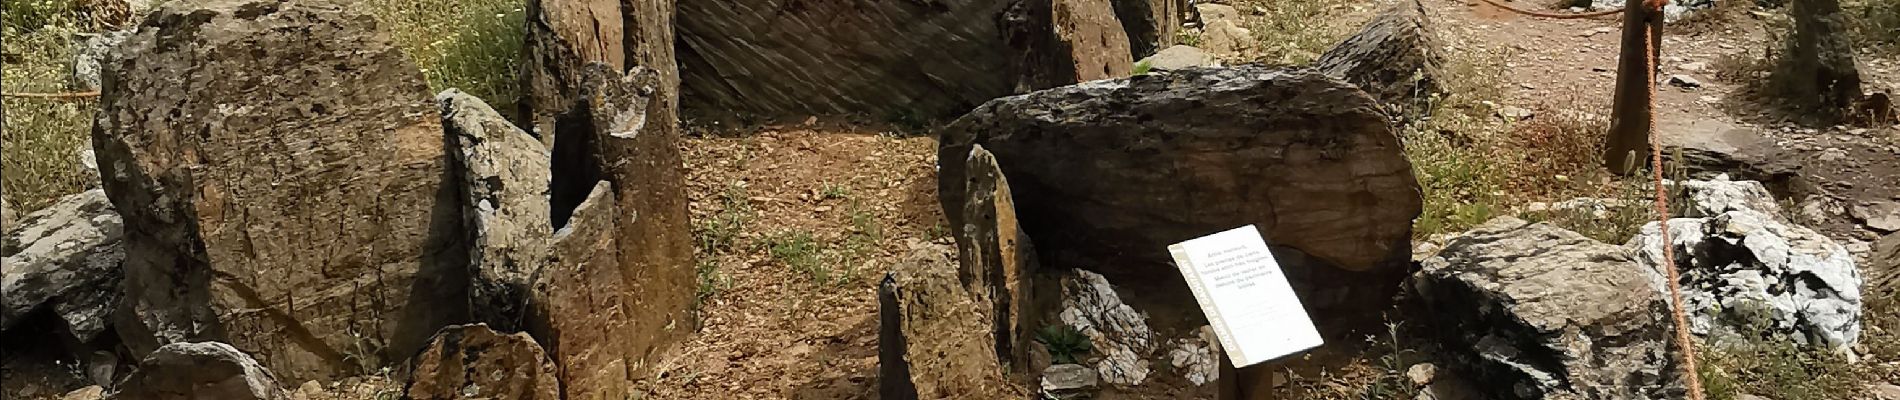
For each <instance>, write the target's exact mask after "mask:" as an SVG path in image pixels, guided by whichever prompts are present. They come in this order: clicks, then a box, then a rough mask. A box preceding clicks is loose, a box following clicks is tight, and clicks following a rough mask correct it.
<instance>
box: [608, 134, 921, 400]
mask: <svg viewBox="0 0 1900 400" xmlns="http://www.w3.org/2000/svg"><path fill="white" fill-rule="evenodd" d="M683 147H684V154H685V160H686V164H687V169H688V171H689V174H688V179H689V181H690V182H689V183H688V185H689V190H690V193H689V197H690V198H691V201H692V212H693V218H694V220H695V221H697V222H696V229H697V230H698V231H699V232H698V233H699V236H700V237H702V238H703V239H705V240H702V245H701V246H700V248H701V254H700V257H701V259H702V266H701V271H702V277H704V278H705V279H703V281H704V282H702V288H701V290H702V292H703V293H707V295H706V299H705V300H704V305H703V307H702V309H701V312H702V318H703V321H704V328H703V329H701V330H700V332H699V333H698V334H696V335H694V336H693V337H692V338H691V339H690V340H689V341H688V342H687V343H685V344H684V345H683V346H682V347H681V348H680V349H679V350H678V351H677V352H675V353H674V354H671V355H670V356H669V357H667V358H666V360H665V361H664V362H662V363H661V364H660V365H658V366H656V368H654V370H655V372H656V374H655V376H651V377H646V378H647V380H646V382H645V386H646V387H647V390H648V392H649V393H648V396H647V398H655V399H861V398H871V397H874V394H873V393H874V391H875V389H874V388H875V380H876V377H877V319H876V315H877V302H876V295H877V282H878V279H880V278H882V273H883V271H885V270H887V269H889V267H890V266H891V265H892V263H893V262H894V261H895V260H896V258H897V256H898V251H899V250H901V249H905V248H908V247H906V243H909V242H911V241H919V240H942V236H943V234H942V232H944V227H943V222H942V212H941V210H939V209H938V207H937V198H936V193H937V191H936V184H937V182H936V172H935V165H936V162H935V160H936V149H937V145H936V141H935V140H932V139H930V138H900V137H896V136H892V135H888V134H880V133H878V132H874V131H873V132H866V131H863V130H862V129H859V128H821V129H807V128H791V129H767V130H765V131H762V132H759V133H756V134H750V135H747V136H745V137H743V138H730V139H728V138H696V139H688V140H686V141H685V142H684V144H683ZM710 271H716V272H710Z"/></svg>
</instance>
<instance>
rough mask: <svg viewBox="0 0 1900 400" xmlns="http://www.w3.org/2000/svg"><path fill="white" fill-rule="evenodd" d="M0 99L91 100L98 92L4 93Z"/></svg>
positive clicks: (97, 95)
mask: <svg viewBox="0 0 1900 400" xmlns="http://www.w3.org/2000/svg"><path fill="white" fill-rule="evenodd" d="M0 97H24V98H33V99H55V100H68V99H80V98H93V97H99V91H97V90H94V91H90V92H71V93H20V92H4V93H0Z"/></svg>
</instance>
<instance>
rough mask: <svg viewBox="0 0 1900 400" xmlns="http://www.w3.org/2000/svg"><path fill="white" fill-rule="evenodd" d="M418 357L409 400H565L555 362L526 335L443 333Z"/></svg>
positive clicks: (465, 328) (473, 330)
mask: <svg viewBox="0 0 1900 400" xmlns="http://www.w3.org/2000/svg"><path fill="white" fill-rule="evenodd" d="M430 342H431V343H430V345H429V348H428V349H427V350H423V352H422V355H419V356H416V360H415V364H414V367H415V369H414V372H413V373H412V374H411V376H412V377H411V378H410V381H409V387H408V388H407V389H406V390H405V391H406V394H407V395H408V397H407V398H409V399H415V400H455V399H496V400H560V398H561V391H560V387H561V383H560V381H559V380H558V377H557V375H556V373H555V371H557V369H556V368H555V367H554V363H553V362H551V361H548V356H547V353H544V352H542V351H541V345H538V344H535V343H534V338H531V337H528V334H526V333H516V334H512V335H507V334H502V333H501V332H496V331H495V330H493V329H489V328H488V327H487V326H483V325H457V326H451V327H447V328H442V332H440V333H437V334H436V335H435V339H434V340H431V341H430Z"/></svg>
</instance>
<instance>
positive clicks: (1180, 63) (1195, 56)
mask: <svg viewBox="0 0 1900 400" xmlns="http://www.w3.org/2000/svg"><path fill="white" fill-rule="evenodd" d="M1143 64H1145V65H1147V66H1148V68H1150V69H1153V70H1172V69H1184V68H1193V67H1214V66H1220V60H1216V59H1214V56H1213V55H1211V54H1207V51H1206V50H1201V48H1199V47H1194V46H1189V45H1185V44H1178V45H1174V46H1169V47H1168V48H1166V49H1162V50H1161V52H1158V53H1155V54H1154V55H1152V56H1148V58H1143V59H1141V61H1139V62H1137V63H1136V65H1143Z"/></svg>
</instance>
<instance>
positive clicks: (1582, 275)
mask: <svg viewBox="0 0 1900 400" xmlns="http://www.w3.org/2000/svg"><path fill="white" fill-rule="evenodd" d="M1423 266H1424V267H1423V268H1424V269H1423V270H1422V271H1421V272H1420V273H1418V274H1417V275H1415V276H1413V278H1412V281H1411V285H1410V288H1411V290H1412V291H1413V293H1414V294H1415V295H1416V296H1417V297H1416V301H1417V302H1418V303H1419V305H1420V306H1421V307H1422V309H1423V310H1424V312H1430V313H1432V315H1434V318H1433V325H1434V326H1433V328H1434V330H1435V331H1436V333H1437V335H1438V336H1437V340H1439V341H1440V344H1442V345H1443V346H1444V348H1445V349H1447V350H1448V352H1447V354H1448V355H1450V356H1451V357H1450V360H1448V361H1450V367H1452V368H1454V369H1456V370H1458V372H1459V374H1460V375H1462V376H1465V377H1468V378H1471V379H1472V380H1473V381H1474V382H1484V384H1483V385H1481V388H1483V389H1484V390H1486V391H1488V392H1489V393H1487V395H1488V396H1490V397H1493V398H1505V399H1547V398H1566V399H1568V398H1574V399H1659V398H1670V397H1671V396H1669V392H1668V389H1667V388H1666V387H1667V386H1668V385H1670V383H1671V382H1672V381H1673V380H1674V378H1673V376H1672V375H1673V371H1675V370H1676V368H1674V367H1673V366H1671V365H1669V364H1667V363H1669V362H1670V361H1669V360H1671V359H1672V358H1671V357H1670V355H1669V354H1668V351H1669V349H1668V347H1669V345H1668V337H1669V333H1668V332H1669V322H1668V319H1667V315H1669V314H1668V305H1667V302H1666V301H1665V299H1664V298H1665V295H1664V292H1663V289H1662V287H1661V286H1662V280H1661V278H1659V277H1658V276H1657V274H1655V273H1654V272H1653V271H1651V270H1648V269H1646V268H1644V267H1643V266H1641V265H1639V264H1638V263H1637V262H1636V260H1634V259H1633V258H1631V257H1630V256H1629V253H1628V252H1626V251H1625V250H1623V249H1620V248H1618V247H1617V246H1613V245H1608V244H1604V243H1600V242H1597V241H1594V240H1590V239H1589V238H1586V237H1584V236H1583V235H1581V234H1578V233H1575V232H1571V231H1566V230H1563V229H1559V228H1556V227H1553V226H1550V225H1547V224H1530V223H1527V222H1524V221H1522V220H1518V219H1516V218H1510V217H1505V218H1499V219H1496V220H1492V221H1491V222H1488V223H1485V224H1484V225H1481V226H1479V227H1477V228H1474V229H1472V230H1471V231H1470V232H1466V233H1465V234H1464V235H1462V236H1460V237H1457V238H1454V239H1452V240H1451V241H1449V242H1448V243H1446V245H1445V249H1444V250H1443V251H1441V252H1439V253H1438V255H1437V256H1435V257H1433V258H1431V259H1428V260H1426V261H1425V262H1424V263H1423Z"/></svg>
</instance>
